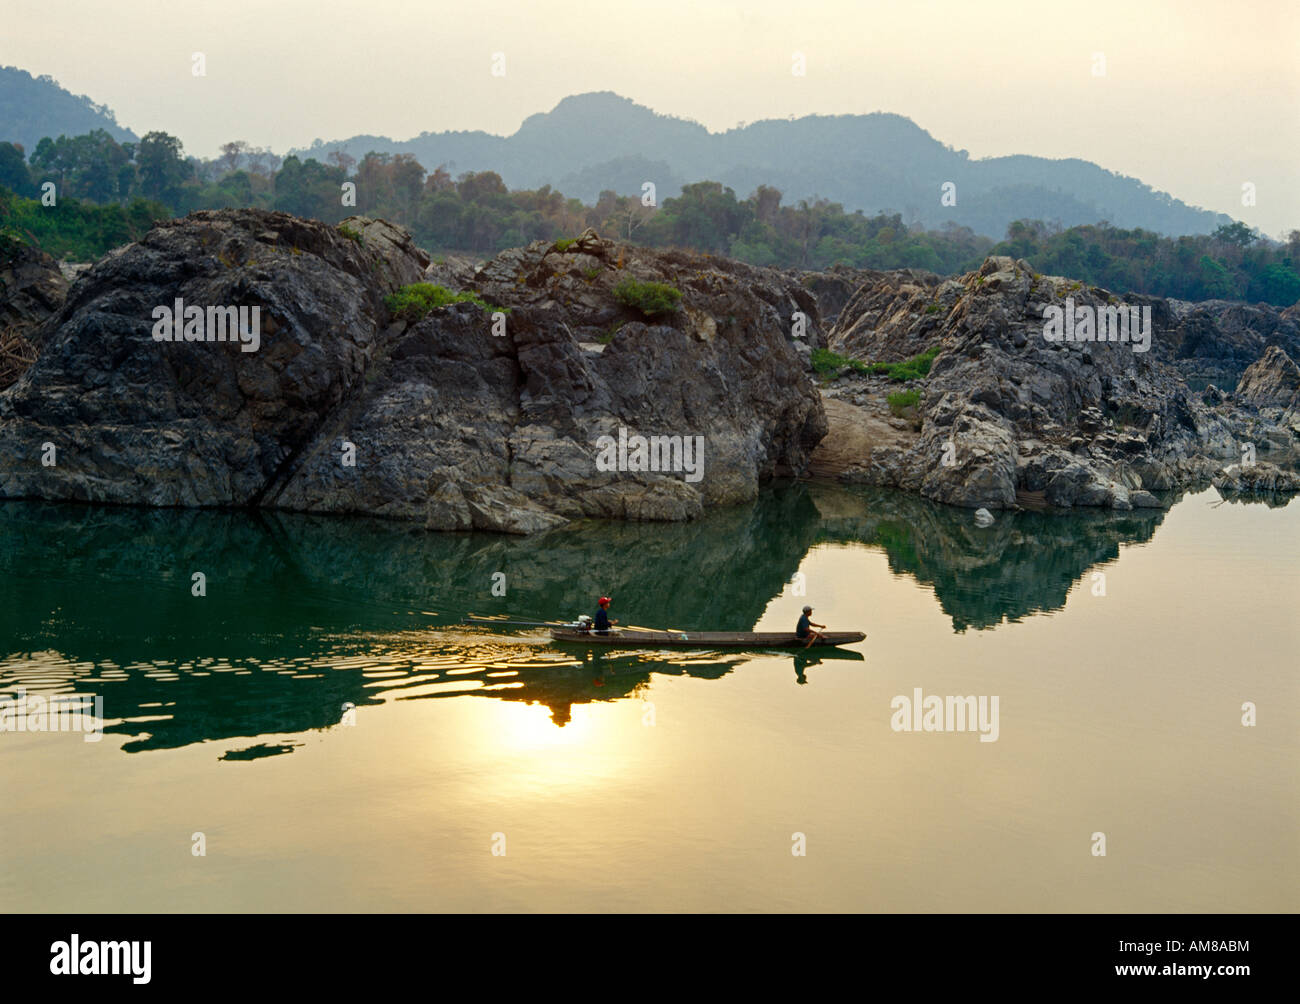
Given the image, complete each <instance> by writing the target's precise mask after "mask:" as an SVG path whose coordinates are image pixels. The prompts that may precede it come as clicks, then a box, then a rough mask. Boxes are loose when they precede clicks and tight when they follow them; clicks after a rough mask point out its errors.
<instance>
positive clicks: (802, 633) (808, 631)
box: [794, 607, 826, 648]
mask: <svg viewBox="0 0 1300 1004" xmlns="http://www.w3.org/2000/svg"><path fill="white" fill-rule="evenodd" d="M812 611H813V608H812V607H804V608H803V616H802V617H800V618H799V624H798V626H796V627H795V629H794V636H795V637H796V638H798V639H799V640H800V641H803V640H804V639H805V638H806V639H808V644H806V645H804V648H811V647H812V644H813V642H815V641H820V640H821V637H822V636H821V635H820V634H819V633H818V632H816V631H814V630H813V628H815V627H817V628H824V627H825V626H826V625H825V624H817V623H814V622H813V621H810V620H809V619H808V615H809V614H810V613H812Z"/></svg>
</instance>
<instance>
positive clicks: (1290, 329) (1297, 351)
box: [1124, 295, 1300, 387]
mask: <svg viewBox="0 0 1300 1004" xmlns="http://www.w3.org/2000/svg"><path fill="white" fill-rule="evenodd" d="M1124 301H1125V302H1126V303H1136V302H1139V301H1141V302H1143V303H1147V304H1151V305H1152V306H1153V309H1154V311H1155V324H1156V326H1157V327H1158V328H1159V329H1160V331H1161V332H1162V334H1161V338H1160V340H1159V341H1158V342H1157V343H1156V345H1155V353H1156V358H1158V359H1160V360H1161V361H1162V362H1167V363H1169V364H1170V365H1172V366H1174V367H1175V368H1176V369H1177V370H1178V371H1179V372H1180V373H1181V374H1182V375H1183V377H1184V378H1185V379H1187V380H1189V381H1197V382H1203V381H1212V382H1214V383H1217V384H1218V385H1219V386H1221V387H1231V386H1232V385H1233V384H1235V383H1236V382H1237V380H1238V379H1239V378H1240V377H1241V375H1242V373H1243V371H1244V370H1245V369H1246V367H1247V366H1249V365H1250V364H1251V363H1253V362H1254V361H1255V360H1257V359H1259V358H1260V357H1261V356H1262V355H1263V354H1264V353H1265V351H1267V350H1268V349H1269V348H1271V347H1277V348H1280V349H1281V350H1282V351H1283V352H1285V353H1287V354H1288V355H1289V356H1291V358H1293V359H1300V318H1297V317H1296V316H1295V308H1294V307H1289V308H1287V309H1286V310H1280V309H1278V308H1277V307H1272V306H1269V305H1268V304H1265V303H1237V302H1234V301H1230V300H1203V301H1200V302H1198V303H1190V302H1188V301H1186V300H1163V299H1160V298H1158V297H1133V296H1128V295H1126V296H1125V297H1124Z"/></svg>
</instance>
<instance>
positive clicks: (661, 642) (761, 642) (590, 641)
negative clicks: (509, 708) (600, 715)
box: [551, 628, 866, 649]
mask: <svg viewBox="0 0 1300 1004" xmlns="http://www.w3.org/2000/svg"><path fill="white" fill-rule="evenodd" d="M551 638H552V639H554V640H555V641H563V642H572V643H574V644H578V645H604V646H608V647H610V648H790V649H799V648H804V647H808V646H807V642H805V641H801V640H800V639H798V638H796V637H795V634H794V632H793V631H630V630H629V631H620V630H618V629H617V628H616V629H614V630H611V631H610V632H609V634H597V633H596V632H595V631H579V630H578V629H577V628H551ZM864 638H866V635H865V634H863V633H862V632H861V631H824V632H822V637H821V639H820V640H819V641H817V642H815V643H814V644H813V645H812V646H810V647H811V648H825V647H834V646H836V645H851V644H853V643H854V642H856V641H862V640H863V639H864Z"/></svg>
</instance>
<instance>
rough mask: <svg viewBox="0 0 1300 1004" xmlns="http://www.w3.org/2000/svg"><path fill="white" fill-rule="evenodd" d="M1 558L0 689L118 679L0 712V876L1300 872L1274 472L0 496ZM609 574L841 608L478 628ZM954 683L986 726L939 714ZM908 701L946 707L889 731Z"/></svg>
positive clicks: (653, 898) (368, 887)
mask: <svg viewBox="0 0 1300 1004" xmlns="http://www.w3.org/2000/svg"><path fill="white" fill-rule="evenodd" d="M195 573H202V576H203V580H202V582H203V588H202V590H198V589H197V587H196V586H195V578H194V576H195ZM0 574H2V576H3V579H2V581H3V595H2V597H0V598H2V600H3V602H0V695H7V696H8V698H9V700H10V705H9V706H10V708H11V709H17V708H19V707H20V704H19V701H20V699H21V701H23V702H26V703H25V704H22V705H21V707H25V708H27V709H28V714H29V717H28V718H27V719H25V724H27V725H32V726H33V728H38V727H39V718H38V717H30V715H31V714H32V712H31V709H32V708H33V707H38V706H39V702H35V701H34V698H36V697H40V698H42V699H44V700H46V701H48V700H49V699H50V698H52V697H53V696H54V695H60V694H62V695H70V694H74V693H75V694H78V695H90V696H91V697H92V698H93V697H96V696H97V697H100V698H101V699H102V715H103V730H102V733H101V734H96V733H95V732H88V733H86V732H73V731H61V732H52V731H48V730H46V731H33V730H23V731H19V730H17V726H16V725H15V724H14V723H15V722H16V721H17V720H18V717H19V716H17V712H16V710H15V711H14V714H12V715H11V716H10V719H9V722H10V727H9V728H8V730H7V731H4V732H2V733H0V763H3V769H2V770H0V903H3V905H4V908H5V909H6V910H9V911H69V912H97V911H155V910H159V911H171V910H176V911H201V912H206V911H514V910H519V911H544V910H545V911H549V910H561V911H570V910H580V911H624V910H638V911H640V910H652V911H660V910H673V911H716V910H723V911H767V910H781V911H903V912H914V911H915V912H921V911H994V912H1003V911H1012V912H1015V911H1120V912H1125V911H1154V912H1166V911H1172V912H1178V911H1214V912H1235V911H1294V910H1296V909H1297V908H1300V858H1298V857H1297V855H1296V853H1295V850H1296V847H1297V845H1298V843H1300V729H1297V721H1300V674H1298V673H1297V661H1298V660H1297V653H1300V618H1297V616H1296V610H1297V602H1298V601H1300V505H1290V506H1270V505H1267V504H1262V503H1251V504H1244V503H1230V504H1229V503H1220V502H1219V498H1218V495H1217V493H1216V492H1214V491H1213V490H1210V491H1205V492H1201V493H1193V494H1188V495H1185V496H1183V497H1181V499H1180V500H1179V501H1178V502H1177V503H1176V504H1175V505H1173V506H1172V508H1170V509H1169V510H1167V511H1151V510H1143V511H1135V512H1129V513H1111V512H1073V513H1066V514H1040V513H1018V514H1015V515H1011V514H1002V515H999V516H998V518H997V521H996V522H995V523H994V524H993V525H992V526H990V527H987V528H981V527H978V526H976V525H975V523H974V521H973V519H972V516H971V514H970V513H968V512H965V511H961V510H956V509H950V508H947V507H943V506H937V505H933V504H930V503H928V502H925V501H923V500H920V499H918V498H915V497H912V496H907V495H903V494H900V493H897V492H891V491H883V490H870V489H858V490H853V489H842V488H831V487H822V486H815V485H789V484H787V485H780V486H776V487H771V488H768V489H766V490H765V491H764V493H763V494H762V496H761V497H760V499H759V500H758V501H757V502H755V503H753V504H751V505H746V506H741V507H738V508H734V509H728V510H725V511H718V512H714V513H712V514H711V515H709V516H707V517H706V518H704V519H702V520H699V521H697V522H694V523H690V524H684V525H661V524H653V525H652V524H608V523H586V524H581V525H573V526H570V527H565V528H562V529H560V530H559V531H555V532H552V533H550V534H548V535H545V536H541V537H533V538H513V537H500V536H490V535H485V534H455V535H440V534H427V533H423V532H421V531H418V530H414V529H412V528H410V527H408V526H405V525H403V524H400V523H392V522H385V521H381V520H373V519H366V518H355V519H349V518H336V517H328V518H327V517H314V516H306V515H298V514H284V513H252V514H250V513H243V512H237V513H227V512H211V511H193V510H147V509H129V508H100V507H89V506H79V505H71V504H55V503H38V502H6V503H0ZM196 591H200V592H202V595H195V593H196ZM602 593H605V594H609V595H611V596H612V597H613V598H614V603H613V607H612V610H611V614H612V616H614V617H617V618H620V619H621V620H622V621H623V623H625V624H636V625H649V626H655V627H668V628H678V629H682V630H690V629H716V630H748V629H751V628H756V629H758V630H785V629H789V628H792V627H793V625H794V622H795V620H796V618H797V617H798V613H799V610H800V608H801V607H802V606H803V605H804V604H805V603H809V604H812V605H813V606H814V607H815V612H814V614H813V619H814V620H815V621H818V622H820V623H824V624H827V625H829V626H830V627H832V628H833V629H844V630H862V631H865V632H867V638H866V640H865V641H864V642H862V643H860V644H857V645H853V646H850V647H849V648H848V649H847V650H845V652H844V653H843V655H842V656H841V657H831V656H819V655H813V656H811V657H807V658H805V657H803V656H796V655H792V654H771V653H768V654H752V653H748V654H747V653H708V652H676V653H667V652H641V653H628V654H625V655H614V654H600V653H595V654H593V653H590V652H587V651H584V650H581V649H576V650H575V649H563V648H560V647H557V646H554V645H551V644H549V642H548V640H547V639H546V636H545V634H544V632H543V631H542V630H541V629H534V628H529V627H526V626H521V627H508V626H503V627H499V628H495V629H489V628H484V627H472V626H466V625H465V624H464V619H465V615H466V614H467V613H470V612H474V613H477V614H481V615H501V616H510V617H513V618H518V619H524V620H551V619H555V618H564V619H569V618H571V617H573V616H575V615H577V614H579V613H591V612H593V601H594V598H595V597H596V596H598V595H600V594H602ZM967 696H969V697H975V698H977V699H979V698H983V699H985V702H984V704H983V707H984V709H985V710H986V712H992V711H994V710H995V711H996V717H995V722H996V728H991V727H984V728H983V729H980V728H977V727H976V722H975V721H974V720H968V721H967V722H966V723H965V727H961V728H959V727H956V726H960V725H961V722H960V720H954V719H953V717H952V709H953V707H954V706H957V707H958V709H959V710H960V708H961V707H964V706H969V707H972V708H973V707H975V706H976V705H977V704H978V700H977V701H976V702H971V703H970V704H969V705H963V702H961V701H949V700H947V699H948V698H954V699H955V698H962V697H967ZM918 697H919V698H920V700H921V702H924V701H925V698H927V697H938V698H939V699H940V704H941V706H942V707H943V708H944V711H945V713H944V714H941V715H939V716H938V717H937V718H936V719H934V720H932V721H931V722H930V724H931V725H938V726H939V727H938V728H932V729H931V730H926V729H925V728H924V727H922V728H921V729H920V730H916V729H910V728H909V729H908V730H904V729H903V728H901V726H900V722H905V723H906V724H907V725H909V726H911V725H913V724H916V723H920V721H921V717H920V715H921V711H920V708H918V709H916V711H915V715H916V718H915V719H913V718H912V717H911V716H912V714H913V712H911V711H907V712H903V711H900V710H899V709H900V708H902V707H903V704H902V703H901V702H902V700H903V699H904V698H906V699H907V700H908V701H909V702H911V701H913V700H915V699H917V698H918ZM1243 706H1244V707H1243ZM1252 716H1253V722H1254V724H1244V723H1243V722H1244V721H1248V720H1251V718H1252ZM992 724H993V723H992V722H989V721H988V720H987V718H986V719H985V721H984V725H985V726H991V725H992ZM88 739H89V740H92V741H87V740H88ZM1103 849H1104V852H1105V853H1104V854H1103V853H1101V851H1102V850H1103Z"/></svg>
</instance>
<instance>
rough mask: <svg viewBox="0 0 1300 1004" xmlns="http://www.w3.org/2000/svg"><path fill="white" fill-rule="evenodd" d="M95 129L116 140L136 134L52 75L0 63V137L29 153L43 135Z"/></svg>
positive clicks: (54, 136)
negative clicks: (72, 91) (58, 82)
mask: <svg viewBox="0 0 1300 1004" xmlns="http://www.w3.org/2000/svg"><path fill="white" fill-rule="evenodd" d="M96 129H103V130H104V131H106V132H107V133H108V134H109V135H110V136H112V137H113V138H114V139H115V140H117V141H118V142H119V143H122V142H135V141H136V140H137V139H138V138H139V137H137V136H136V134H135V133H133V132H132V131H131V130H130V129H124V128H122V127H121V126H120V125H118V124H117V118H116V116H114V114H113V113H112V112H111V111H110V110H109V109H108V108H107V107H106V106H104V105H97V104H95V102H93V101H91V100H90V98H88V97H86V96H85V95H84V94H82V95H76V94H72V93H71V92H70V91H66V90H64V89H63V88H62V87H60V86H59V85H58V84H57V83H56V82H55V80H54V78H53V77H50V76H41V77H33V76H32V75H31V74H30V73H28V72H27V71H26V70H20V69H18V68H17V67H16V66H0V141H7V142H10V143H19V144H21V145H22V148H23V150H24V151H25V152H26V153H27V155H28V156H31V153H32V151H33V150H35V149H36V144H37V143H39V142H40V141H41V140H42V139H44V138H45V137H46V136H49V137H51V138H52V139H57V138H58V137H59V136H60V135H63V136H81V135H84V134H85V133H88V132H94V131H95V130H96Z"/></svg>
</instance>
